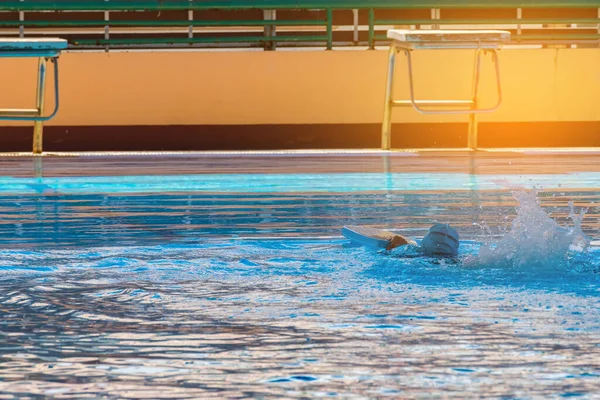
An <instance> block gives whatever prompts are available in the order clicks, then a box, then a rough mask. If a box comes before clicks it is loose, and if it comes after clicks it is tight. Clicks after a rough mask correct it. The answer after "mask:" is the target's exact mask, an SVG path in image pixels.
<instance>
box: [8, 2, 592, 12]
mask: <svg viewBox="0 0 600 400" xmlns="http://www.w3.org/2000/svg"><path fill="white" fill-rule="evenodd" d="M599 6H600V0H545V1H539V0H520V1H518V0H495V1H493V2H491V1H489V0H369V1H364V0H329V1H319V0H305V1H300V0H296V1H285V0H279V1H275V0H262V1H261V0H258V1H251V0H237V1H236V0H232V1H215V0H213V1H207V0H192V1H190V0H154V1H148V0H146V1H142V0H139V1H125V0H111V1H81V0H79V1H73V0H63V1H57V0H54V1H51V0H28V1H27V2H22V1H2V2H0V10H6V11H41V10H48V11H54V10H62V11H90V10H98V11H133V10H150V11H167V10H211V9H221V10H236V9H368V8H391V9H414V8H425V9H427V8H481V9H485V8H492V9H494V8H495V9H498V8H587V7H589V8H597V7H599Z"/></svg>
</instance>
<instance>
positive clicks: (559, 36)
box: [375, 31, 600, 44]
mask: <svg viewBox="0 0 600 400" xmlns="http://www.w3.org/2000/svg"><path fill="white" fill-rule="evenodd" d="M375 40H377V41H378V42H381V41H389V40H390V39H388V38H387V35H375ZM523 40H567V41H568V40H571V41H577V40H600V34H598V33H564V34H563V33H553V31H548V33H547V34H540V33H537V34H528V33H523V34H520V35H519V34H516V33H514V34H512V35H511V42H515V41H523ZM504 44H506V43H504Z"/></svg>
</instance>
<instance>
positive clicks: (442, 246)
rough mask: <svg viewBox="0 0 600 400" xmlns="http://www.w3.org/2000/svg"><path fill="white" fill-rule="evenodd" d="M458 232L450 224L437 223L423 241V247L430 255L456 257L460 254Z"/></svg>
mask: <svg viewBox="0 0 600 400" xmlns="http://www.w3.org/2000/svg"><path fill="white" fill-rule="evenodd" d="M458 245H459V240H458V232H456V230H455V229H454V228H452V227H451V226H450V225H448V224H435V225H433V226H432V227H431V228H430V229H429V232H428V233H427V235H425V237H424V238H423V241H422V242H421V249H423V251H424V252H425V254H427V255H429V256H443V257H455V256H457V255H458Z"/></svg>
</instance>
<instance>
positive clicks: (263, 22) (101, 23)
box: [0, 20, 327, 28]
mask: <svg viewBox="0 0 600 400" xmlns="http://www.w3.org/2000/svg"><path fill="white" fill-rule="evenodd" d="M267 25H277V26H325V25H327V22H326V21H319V20H306V21H301V20H299V21H286V20H256V21H231V20H229V21H189V20H181V21H115V20H112V21H0V26H3V27H19V26H24V27H44V28H46V27H73V26H75V27H77V26H85V27H105V26H119V27H121V26H125V27H162V26H165V27H169V26H198V27H201V26H208V27H210V26H217V27H218V26H227V27H235V26H267Z"/></svg>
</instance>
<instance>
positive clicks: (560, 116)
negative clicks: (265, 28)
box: [0, 49, 600, 125]
mask: <svg viewBox="0 0 600 400" xmlns="http://www.w3.org/2000/svg"><path fill="white" fill-rule="evenodd" d="M490 60H491V58H490V57H489V56H488V57H487V58H486V64H485V74H484V78H485V79H484V80H485V85H484V90H483V93H482V99H483V101H484V103H492V102H493V99H494V97H493V89H494V87H493V85H492V78H493V69H492V66H491V62H490ZM60 61H61V91H62V92H61V102H62V104H61V110H60V113H59V115H58V117H57V118H56V119H55V120H53V121H52V122H50V123H49V124H54V125H167V124H169V125H172V124H182V125H196V124H309V123H311V124H314V123H379V122H381V119H382V107H383V104H382V103H383V91H384V86H385V79H386V69H387V51H367V50H364V51H314V50H311V51H275V52H251V51H218V52H215V51H198V52H115V53H113V52H111V53H100V52H98V53H65V54H63V56H62V57H61V60H60ZM414 61H415V74H416V85H417V96H419V97H421V98H423V96H430V97H434V98H444V97H445V96H446V97H449V96H454V97H456V96H457V95H458V96H459V97H462V96H464V97H468V96H469V93H470V84H471V75H470V74H471V69H472V61H473V60H472V52H470V51H462V50H459V51H457V50H452V51H448V50H435V51H433V50H430V51H420V52H415V53H414ZM500 62H501V70H502V82H503V91H504V102H503V105H502V107H501V109H500V110H499V111H498V112H496V113H494V114H489V115H483V116H482V117H481V119H480V120H481V121H515V122H516V121H598V120H600V49H545V50H509V49H507V50H503V51H501V54H500ZM404 64H405V63H404V56H399V58H398V72H397V74H398V75H397V76H398V78H399V79H398V80H397V83H398V85H397V90H396V93H397V95H398V96H401V95H406V93H407V85H406V81H405V79H404V78H405V77H406V67H405V65H404ZM0 68H1V69H0V70H1V71H2V76H3V77H2V78H1V79H0V82H1V83H0V87H1V88H2V96H1V98H0V107H5V108H15V107H32V106H33V104H34V103H33V101H34V94H35V78H34V77H35V69H36V61H35V60H22V59H19V60H17V59H0ZM49 89H50V87H49ZM48 94H51V93H50V91H49V93H48ZM48 97H49V98H50V97H51V96H48ZM450 98H451V97H450ZM50 107H51V104H50V101H49V102H48V103H47V108H48V109H49V108H50ZM465 118H466V117H464V116H454V115H450V116H425V115H420V114H418V113H416V112H414V111H412V110H410V109H402V110H400V109H396V110H395V113H394V121H398V122H400V121H405V122H435V121H440V122H441V121H465V120H466V119H465ZM2 123H3V124H5V125H7V124H10V125H14V124H15V123H14V122H2Z"/></svg>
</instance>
